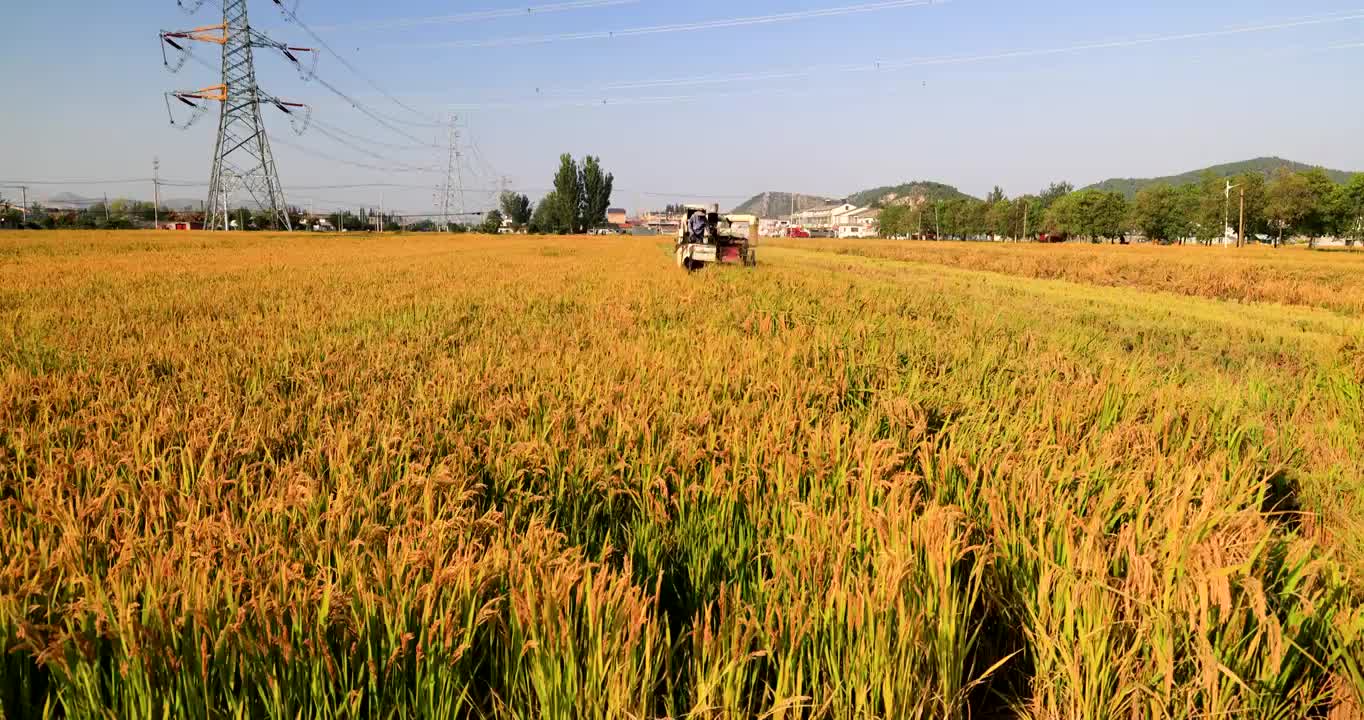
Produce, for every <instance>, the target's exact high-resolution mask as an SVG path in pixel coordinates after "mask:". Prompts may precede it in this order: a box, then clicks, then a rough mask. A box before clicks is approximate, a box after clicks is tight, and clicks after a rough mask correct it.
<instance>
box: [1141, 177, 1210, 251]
mask: <svg viewBox="0 0 1364 720" xmlns="http://www.w3.org/2000/svg"><path fill="white" fill-rule="evenodd" d="M1195 199H1196V195H1195V194H1194V193H1191V192H1188V191H1186V190H1183V189H1180V188H1174V187H1171V186H1169V185H1154V186H1151V187H1148V188H1145V189H1143V190H1142V191H1141V192H1138V193H1137V196H1136V198H1134V199H1133V201H1132V209H1131V219H1130V222H1131V224H1132V226H1133V227H1135V228H1137V229H1138V230H1140V231H1141V232H1142V234H1144V235H1145V236H1146V237H1147V238H1148V239H1149V240H1153V241H1160V242H1175V241H1181V242H1182V241H1183V240H1184V238H1187V237H1189V236H1190V233H1192V231H1193V220H1192V215H1193V212H1192V210H1193V208H1192V205H1193V202H1192V201H1193V200H1195Z"/></svg>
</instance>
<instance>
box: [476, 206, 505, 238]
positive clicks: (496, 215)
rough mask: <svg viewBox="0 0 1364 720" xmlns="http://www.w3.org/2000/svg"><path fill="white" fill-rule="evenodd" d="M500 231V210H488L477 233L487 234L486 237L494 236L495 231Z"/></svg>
mask: <svg viewBox="0 0 1364 720" xmlns="http://www.w3.org/2000/svg"><path fill="white" fill-rule="evenodd" d="M501 229H502V211H501V210H489V211H488V214H487V215H484V216H483V224H482V225H480V226H479V228H478V230H479V232H482V233H487V234H488V235H496V234H497V231H498V230H501Z"/></svg>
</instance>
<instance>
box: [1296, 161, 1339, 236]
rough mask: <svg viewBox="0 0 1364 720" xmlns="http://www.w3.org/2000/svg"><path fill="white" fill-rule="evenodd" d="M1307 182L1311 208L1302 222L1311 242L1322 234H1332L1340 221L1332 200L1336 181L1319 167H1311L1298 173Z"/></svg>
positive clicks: (1336, 230) (1304, 231) (1337, 229)
mask: <svg viewBox="0 0 1364 720" xmlns="http://www.w3.org/2000/svg"><path fill="white" fill-rule="evenodd" d="M1300 174H1301V175H1302V176H1303V181H1304V182H1306V183H1307V188H1308V195H1309V197H1310V201H1311V209H1310V210H1308V212H1307V218H1306V220H1305V222H1303V228H1302V230H1303V233H1304V234H1305V235H1307V237H1308V240H1309V242H1310V243H1311V244H1315V243H1316V239H1317V238H1319V237H1322V236H1323V235H1334V234H1335V233H1337V232H1338V231H1339V230H1340V224H1341V223H1340V221H1339V217H1338V215H1337V213H1336V212H1335V207H1334V206H1333V203H1332V200H1333V199H1334V198H1335V194H1336V187H1337V186H1336V182H1335V181H1334V180H1332V179H1331V176H1329V175H1327V174H1326V171H1325V170H1322V169H1321V168H1311V169H1310V170H1304V171H1302V172H1301V173H1300Z"/></svg>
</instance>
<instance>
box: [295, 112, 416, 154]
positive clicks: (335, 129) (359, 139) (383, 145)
mask: <svg viewBox="0 0 1364 720" xmlns="http://www.w3.org/2000/svg"><path fill="white" fill-rule="evenodd" d="M312 124H313V125H314V126H317V127H322V128H325V129H326V130H328V131H329V132H332V133H335V134H337V135H343V136H345V137H347V138H350V139H351V140H353V141H355V142H358V143H363V144H366V145H373V146H374V147H379V148H384V149H386V150H393V151H395V152H406V151H417V150H433V149H435V150H439V149H442V148H441V146H440V145H437V144H435V143H434V142H431V143H422V144H420V145H399V144H397V143H389V142H384V141H382V140H374V139H372V138H368V137H365V136H363V135H357V134H355V133H353V132H350V131H348V130H344V129H342V128H339V127H337V126H335V125H332V124H330V123H325V122H321V121H319V120H317V119H316V118H314V119H313V123H312Z"/></svg>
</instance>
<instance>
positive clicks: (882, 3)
mask: <svg viewBox="0 0 1364 720" xmlns="http://www.w3.org/2000/svg"><path fill="white" fill-rule="evenodd" d="M946 2H948V0H879V1H878V2H869V3H861V4H859V5H845V6H843V7H834V8H820V9H815V10H794V11H790V12H782V13H771V14H768V15H752V16H748V17H736V18H720V19H716V20H704V21H701V22H691V23H675V24H671V25H652V26H648V27H637V28H624V29H621V30H599V31H592V32H580V33H559V34H554V35H522V36H515V37H503V38H489V39H484V40H457V41H453V42H443V43H429V44H403V45H402V47H408V48H426V49H430V48H489V47H506V46H511V45H537V44H543V43H552V42H564V41H570V40H605V39H611V38H618V37H639V36H641V35H659V34H663V33H685V32H688V31H693V30H717V29H721V28H734V27H746V26H750V25H770V24H774V23H785V22H795V21H797V20H811V19H816V18H828V17H837V16H841V15H853V14H859V13H870V12H879V11H881V10H892V9H897V8H911V7H926V6H930V5H942V4H945V3H946ZM389 47H392V45H390V46H389Z"/></svg>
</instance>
